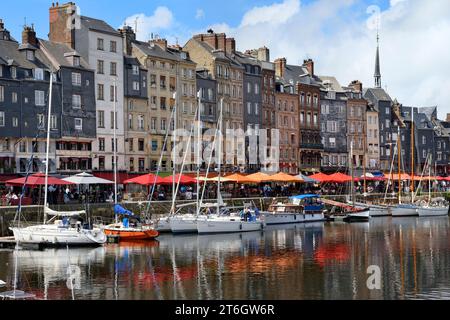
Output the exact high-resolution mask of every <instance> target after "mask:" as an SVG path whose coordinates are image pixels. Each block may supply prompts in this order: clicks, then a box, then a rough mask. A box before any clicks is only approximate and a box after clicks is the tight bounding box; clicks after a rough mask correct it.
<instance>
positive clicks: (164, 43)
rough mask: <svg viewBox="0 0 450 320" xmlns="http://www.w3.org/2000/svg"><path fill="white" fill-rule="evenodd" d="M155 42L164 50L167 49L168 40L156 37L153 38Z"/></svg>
mask: <svg viewBox="0 0 450 320" xmlns="http://www.w3.org/2000/svg"><path fill="white" fill-rule="evenodd" d="M152 41H153V43H154V44H156V45H158V46H159V47H160V48H161V49H163V50H164V51H165V50H167V40H166V39H161V38H158V39H154V40H152Z"/></svg>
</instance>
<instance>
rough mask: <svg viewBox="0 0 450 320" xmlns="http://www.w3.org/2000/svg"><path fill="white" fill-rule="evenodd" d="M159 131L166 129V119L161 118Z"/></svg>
mask: <svg viewBox="0 0 450 320" xmlns="http://www.w3.org/2000/svg"><path fill="white" fill-rule="evenodd" d="M161 131H166V119H161Z"/></svg>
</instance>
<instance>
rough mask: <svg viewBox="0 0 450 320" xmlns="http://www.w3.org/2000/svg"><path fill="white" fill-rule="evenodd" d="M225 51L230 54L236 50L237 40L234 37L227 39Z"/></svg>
mask: <svg viewBox="0 0 450 320" xmlns="http://www.w3.org/2000/svg"><path fill="white" fill-rule="evenodd" d="M225 52H226V53H228V54H233V53H235V52H236V40H234V38H226V39H225Z"/></svg>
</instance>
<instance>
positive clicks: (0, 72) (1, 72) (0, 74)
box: [0, 66, 3, 77]
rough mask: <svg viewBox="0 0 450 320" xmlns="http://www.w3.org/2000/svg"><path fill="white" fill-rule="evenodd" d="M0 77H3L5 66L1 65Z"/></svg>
mask: <svg viewBox="0 0 450 320" xmlns="http://www.w3.org/2000/svg"><path fill="white" fill-rule="evenodd" d="M0 77H3V66H0Z"/></svg>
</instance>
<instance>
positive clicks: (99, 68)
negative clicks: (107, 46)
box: [97, 60, 105, 74]
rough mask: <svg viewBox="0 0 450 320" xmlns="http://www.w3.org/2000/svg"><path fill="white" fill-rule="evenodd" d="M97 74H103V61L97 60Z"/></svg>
mask: <svg viewBox="0 0 450 320" xmlns="http://www.w3.org/2000/svg"><path fill="white" fill-rule="evenodd" d="M97 73H98V74H104V73H105V62H104V61H103V60H97Z"/></svg>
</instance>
